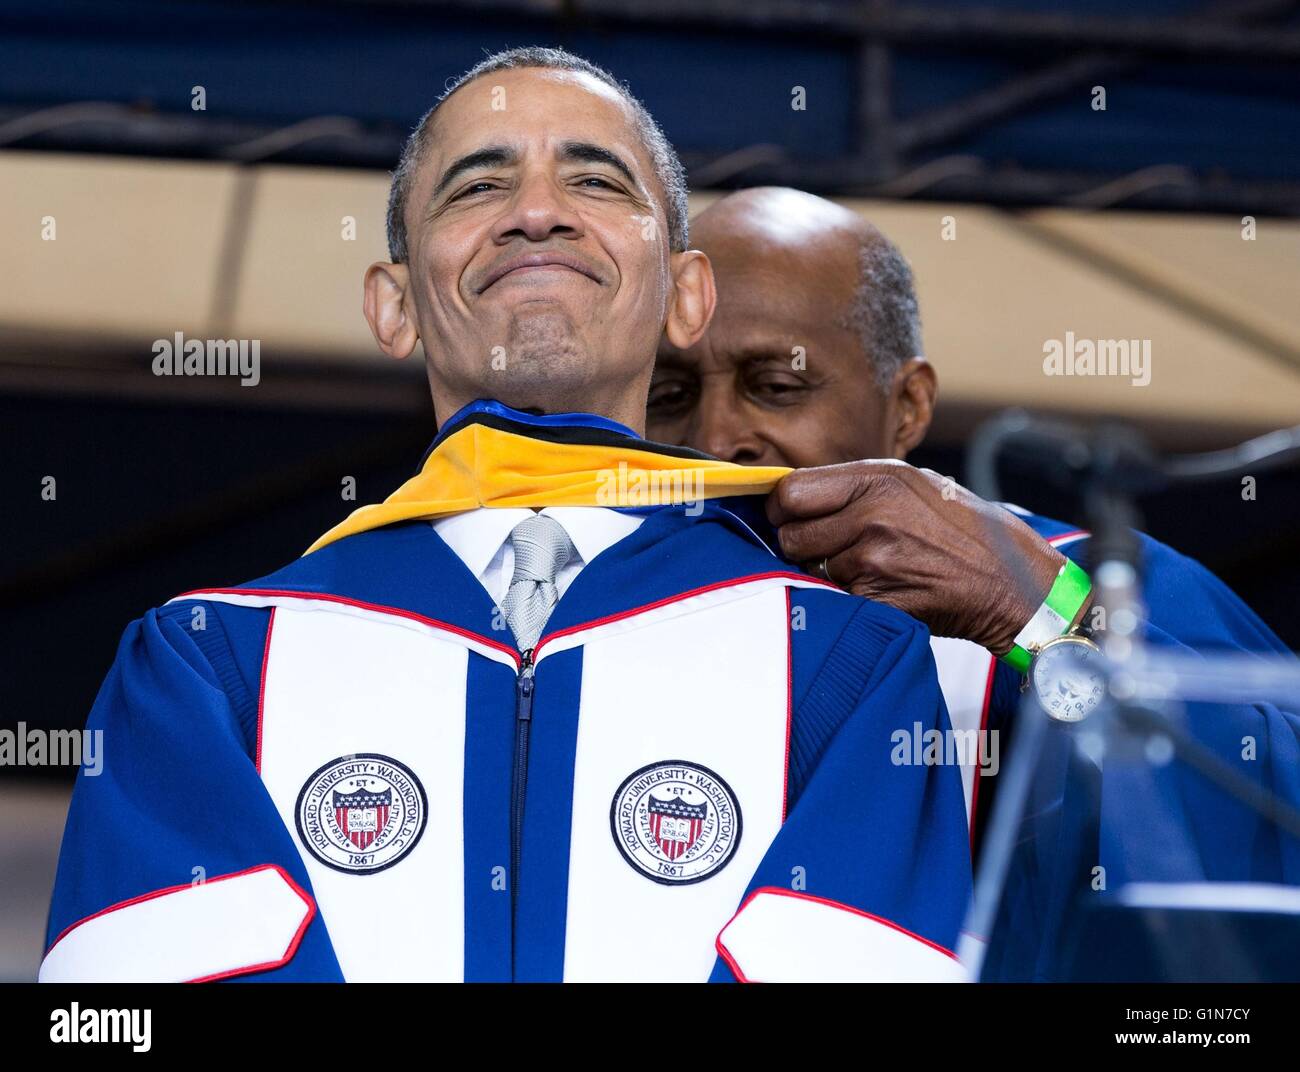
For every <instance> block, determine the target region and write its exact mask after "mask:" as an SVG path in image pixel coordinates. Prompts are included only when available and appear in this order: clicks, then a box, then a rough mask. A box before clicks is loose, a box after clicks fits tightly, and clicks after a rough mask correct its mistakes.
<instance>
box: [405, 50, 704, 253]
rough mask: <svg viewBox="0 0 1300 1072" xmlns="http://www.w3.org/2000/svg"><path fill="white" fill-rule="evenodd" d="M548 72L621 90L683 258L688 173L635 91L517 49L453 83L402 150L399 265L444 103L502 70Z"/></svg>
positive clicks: (553, 57)
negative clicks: (409, 211)
mask: <svg viewBox="0 0 1300 1072" xmlns="http://www.w3.org/2000/svg"><path fill="white" fill-rule="evenodd" d="M533 67H537V68H544V69H547V70H554V71H574V72H578V73H581V74H587V75H590V76H591V77H593V78H595V79H598V80H599V81H601V82H603V83H604V84H605V85H607V86H610V87H611V88H612V89H614V90H616V91H617V92H618V94H619V96H621V97H622V98H623V100H624V101H626V102H627V105H628V107H629V108H630V109H631V110H632V116H633V122H634V124H635V126H636V131H637V134H638V135H639V136H640V138H641V141H642V143H643V145H644V147H645V150H646V153H647V154H648V155H649V157H650V162H651V164H652V165H653V166H654V171H655V177H656V178H657V179H658V180H659V186H660V188H661V189H662V190H663V194H664V215H665V216H666V217H667V219H668V243H669V247H670V248H671V249H672V250H673V251H674V252H678V253H680V252H681V251H682V250H684V249H685V248H686V241H687V222H686V221H687V208H686V172H685V170H684V169H683V168H682V162H681V161H680V160H679V159H678V158H677V153H676V152H675V151H674V149H673V147H672V145H670V144H669V142H668V139H667V138H666V137H664V133H663V131H662V130H660V129H659V124H658V123H656V122H655V121H654V117H653V116H652V115H651V114H650V113H649V112H648V111H646V108H645V105H643V104H642V103H641V102H640V101H639V100H637V98H636V97H635V96H633V95H632V91H631V90H630V89H628V88H627V86H625V85H623V84H622V83H621V82H619V81H618V80H617V79H616V78H615V77H614V76H613V75H612V74H610V73H609V72H608V71H606V70H605V69H604V68H602V67H597V66H596V65H595V64H594V63H591V62H590V61H588V60H584V59H583V58H582V57H581V56H575V55H574V54H573V53H572V52H566V51H564V50H563V49H560V48H512V49H507V50H506V51H504V52H498V53H496V54H495V55H492V56H489V57H488V58H487V59H485V60H483V61H482V62H481V63H478V64H476V65H475V66H474V67H471V68H470V69H469V70H468V71H466V72H465V73H464V74H463V75H461V76H460V77H459V78H457V79H454V80H453V81H452V82H450V83H449V84H448V85H447V87H446V89H445V90H444V91H443V94H442V96H441V97H439V98H438V101H437V103H436V104H434V106H433V107H432V108H430V109H429V110H428V111H427V112H425V113H424V116H423V117H422V118H421V119H420V121H419V123H417V124H416V127H415V130H414V131H413V132H412V133H411V136H410V137H409V138H407V139H406V144H405V145H404V146H403V147H402V155H401V158H400V159H399V160H398V163H397V170H396V171H394V172H393V184H392V187H391V188H390V190H389V193H388V255H389V257H390V258H391V259H392V261H393V263H394V264H403V263H405V261H406V258H407V256H408V252H409V251H408V249H407V245H406V216H405V212H406V200H407V198H408V197H409V196H410V193H411V187H412V186H413V185H414V183H415V173H416V171H417V170H419V167H420V162H421V161H422V160H423V159H424V155H425V150H426V149H428V147H429V142H430V140H431V139H430V127H431V126H432V122H431V121H432V119H433V117H434V115H435V114H436V113H437V111H438V109H439V108H440V107H441V106H442V103H443V102H444V101H445V100H446V99H447V98H448V97H450V96H451V95H452V94H453V93H455V92H456V90H458V89H460V87H461V86H463V85H465V84H466V83H468V82H472V81H474V79H476V78H480V77H482V76H483V75H488V74H494V73H495V72H497V71H513V70H522V69H526V68H533Z"/></svg>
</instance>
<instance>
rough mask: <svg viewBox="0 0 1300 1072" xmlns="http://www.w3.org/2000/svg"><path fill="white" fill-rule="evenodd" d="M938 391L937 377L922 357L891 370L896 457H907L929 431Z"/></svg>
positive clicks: (891, 397) (890, 406)
mask: <svg viewBox="0 0 1300 1072" xmlns="http://www.w3.org/2000/svg"><path fill="white" fill-rule="evenodd" d="M938 393H939V376H938V374H937V373H936V372H935V371H934V366H933V365H931V364H930V362H928V361H927V360H926V359H925V358H923V357H912V358H908V360H906V361H904V362H903V364H902V367H900V368H899V370H898V371H897V372H896V373H894V382H893V384H892V385H891V387H890V390H889V410H888V412H889V422H890V427H892V428H893V450H894V457H895V458H899V459H902V458H906V457H907V455H908V454H909V453H910V452H911V451H913V450H915V449H916V448H917V447H918V446H920V444H921V440H923V439H924V438H925V433H926V432H928V431H929V430H930V421H931V419H932V418H933V417H934V400H935V396H936V395H938Z"/></svg>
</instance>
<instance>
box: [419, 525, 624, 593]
mask: <svg viewBox="0 0 1300 1072" xmlns="http://www.w3.org/2000/svg"><path fill="white" fill-rule="evenodd" d="M534 512H535V511H533V510H530V509H528V508H527V507H504V508H500V507H479V509H477V510H470V511H468V512H467V513H463V514H452V515H451V516H450V517H441V518H438V519H437V520H436V521H434V522H433V527H434V530H435V531H436V532H437V533H438V535H439V536H441V537H442V539H443V540H444V541H445V542H446V544H447V546H448V547H450V548H451V549H452V551H454V552H455V554H456V556H457V557H458V558H459V559H460V560H461V561H462V562H464V563H465V567H466V568H467V569H468V570H469V571H470V573H472V574H473V575H474V576H475V577H477V578H478V579H479V581H480V582H481V583H482V585H483V587H484V588H486V589H487V591H488V594H489V595H490V596H492V599H493V601H494V602H496V603H498V604H500V602H501V600H502V599H504V598H505V592H506V589H508V588H509V586H510V578H511V575H512V574H513V572H514V550H513V548H512V547H511V546H510V533H511V531H512V530H513V529H514V527H515V526H516V525H518V524H519V522H521V521H523V520H525V519H526V518H528V517H529V516H531V515H532V514H533V513H534ZM541 512H542V513H543V514H549V515H550V516H551V517H553V518H554V519H555V520H556V521H558V522H559V523H560V524H561V525H562V526H563V527H564V531H565V532H567V533H568V534H569V539H571V540H572V541H573V546H574V550H575V551H576V552H577V555H576V556H575V557H574V558H573V559H570V561H569V562H568V564H567V565H565V566H564V568H563V569H562V570H561V571H560V574H559V576H558V577H557V578H556V587H557V589H558V590H559V592H560V595H563V594H564V591H565V589H567V588H568V586H569V584H570V583H572V581H573V579H574V578H575V577H576V576H577V574H578V572H579V571H580V570H581V569H582V568H583V566H585V565H586V564H587V563H589V562H590V561H591V560H592V559H593V558H595V557H596V556H597V555H599V554H600V553H601V552H602V551H604V550H605V549H606V548H608V547H611V546H613V545H614V544H616V543H618V541H619V540H621V539H623V537H625V536H629V535H631V534H632V533H633V532H635V531H636V530H637V528H638V527H639V526H640V524H641V522H642V520H644V519H643V518H640V517H636V516H634V515H631V514H622V513H619V512H618V511H617V510H610V509H608V508H606V507H603V506H548V507H546V508H545V509H543V510H542V511H541Z"/></svg>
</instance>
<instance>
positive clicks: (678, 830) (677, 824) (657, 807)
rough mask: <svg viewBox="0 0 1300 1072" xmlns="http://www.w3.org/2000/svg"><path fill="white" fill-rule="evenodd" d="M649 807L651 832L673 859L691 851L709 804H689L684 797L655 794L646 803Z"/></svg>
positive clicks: (657, 842) (661, 847) (666, 854)
mask: <svg viewBox="0 0 1300 1072" xmlns="http://www.w3.org/2000/svg"><path fill="white" fill-rule="evenodd" d="M646 809H647V811H648V812H649V813H650V832H651V833H652V834H653V835H654V839H655V843H656V844H657V845H658V846H659V848H660V849H661V850H663V854H664V855H665V856H666V857H668V859H669V860H676V859H678V858H679V857H681V856H683V855H685V853H686V852H688V851H689V850H690V847H691V846H692V845H694V844H695V841H696V839H697V838H698V837H699V836H700V828H701V827H703V825H704V817H705V816H706V815H708V812H709V806H708V805H707V804H704V803H700V804H687V803H686V801H684V800H682V798H681V797H670V798H669V799H668V800H661V799H660V798H659V797H656V796H654V795H651V797H650V799H649V800H648V801H647V802H646Z"/></svg>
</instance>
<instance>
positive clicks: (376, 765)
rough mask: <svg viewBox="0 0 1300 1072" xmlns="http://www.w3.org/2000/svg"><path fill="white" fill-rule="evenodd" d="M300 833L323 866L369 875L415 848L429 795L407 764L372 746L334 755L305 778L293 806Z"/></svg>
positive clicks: (425, 819) (426, 816)
mask: <svg viewBox="0 0 1300 1072" xmlns="http://www.w3.org/2000/svg"><path fill="white" fill-rule="evenodd" d="M294 811H295V814H296V817H297V820H298V836H299V837H300V838H302V843H303V844H304V845H306V846H307V848H308V850H309V851H310V852H311V854H312V855H313V856H315V857H316V859H318V860H319V861H320V862H321V863H323V864H324V865H325V866H326V867H332V868H334V870H335V871H347V872H349V873H351V874H355V875H370V874H374V873H375V872H376V871H383V870H384V869H385V868H388V867H392V866H393V864H395V863H397V862H398V861H399V860H401V859H402V858H403V857H404V856H405V855H406V854H407V853H408V852H410V851H411V850H412V849H413V848H415V846H416V844H417V843H418V842H419V840H420V835H421V834H423V833H424V827H425V824H426V823H427V822H428V819H429V800H428V797H426V796H425V794H424V786H422V785H421V784H420V779H419V778H417V777H416V776H415V775H414V774H413V773H412V771H411V769H410V768H409V767H407V766H405V765H404V764H401V763H399V762H397V760H395V759H393V758H392V757H391V756H381V755H379V754H377V753H374V752H365V753H358V754H357V755H355V756H340V757H339V758H338V759H332V760H330V762H328V763H326V764H325V765H324V766H323V767H321V768H320V769H319V770H318V771H316V773H315V774H313V775H312V776H311V777H310V778H308V779H307V782H306V784H305V785H304V786H303V787H302V792H300V793H299V794H298V805H297V807H296V808H295V809H294Z"/></svg>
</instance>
